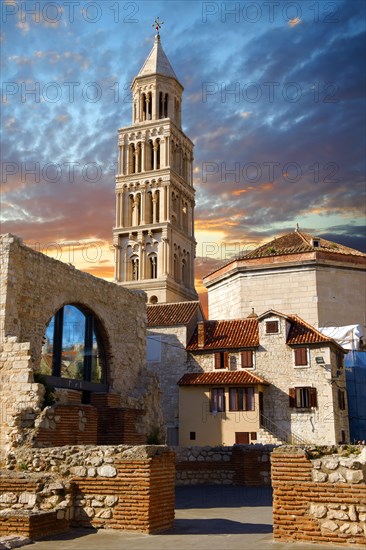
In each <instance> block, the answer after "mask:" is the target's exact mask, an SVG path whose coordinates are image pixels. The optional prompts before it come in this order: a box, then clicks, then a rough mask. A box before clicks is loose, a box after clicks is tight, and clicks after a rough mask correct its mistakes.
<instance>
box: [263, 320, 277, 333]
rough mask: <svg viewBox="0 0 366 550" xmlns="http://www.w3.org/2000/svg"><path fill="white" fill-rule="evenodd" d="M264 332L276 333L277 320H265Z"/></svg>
mask: <svg viewBox="0 0 366 550" xmlns="http://www.w3.org/2000/svg"><path fill="white" fill-rule="evenodd" d="M266 333H267V334H277V333H278V321H267V322H266Z"/></svg>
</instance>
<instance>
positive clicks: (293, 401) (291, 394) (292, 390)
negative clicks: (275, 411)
mask: <svg viewBox="0 0 366 550" xmlns="http://www.w3.org/2000/svg"><path fill="white" fill-rule="evenodd" d="M288 395H289V401H290V402H289V406H290V407H291V408H293V407H296V389H295V388H290V389H289V390H288Z"/></svg>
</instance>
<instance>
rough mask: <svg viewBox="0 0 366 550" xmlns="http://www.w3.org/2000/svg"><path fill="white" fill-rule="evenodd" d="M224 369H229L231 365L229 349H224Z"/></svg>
mask: <svg viewBox="0 0 366 550" xmlns="http://www.w3.org/2000/svg"><path fill="white" fill-rule="evenodd" d="M223 355H224V369H227V368H228V367H229V354H228V352H227V351H224V353H223Z"/></svg>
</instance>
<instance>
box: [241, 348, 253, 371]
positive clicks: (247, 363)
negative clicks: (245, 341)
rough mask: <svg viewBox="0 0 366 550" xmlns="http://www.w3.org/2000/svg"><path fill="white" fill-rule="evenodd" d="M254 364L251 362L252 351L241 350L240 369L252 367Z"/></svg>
mask: <svg viewBox="0 0 366 550" xmlns="http://www.w3.org/2000/svg"><path fill="white" fill-rule="evenodd" d="M253 366H254V363H253V351H252V350H249V351H247V350H245V351H242V352H241V368H242V369H252V368H253Z"/></svg>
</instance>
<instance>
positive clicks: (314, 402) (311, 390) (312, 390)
mask: <svg viewBox="0 0 366 550" xmlns="http://www.w3.org/2000/svg"><path fill="white" fill-rule="evenodd" d="M308 390H309V394H310V400H309V401H310V407H317V406H318V401H317V395H316V388H308Z"/></svg>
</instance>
